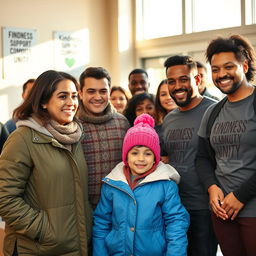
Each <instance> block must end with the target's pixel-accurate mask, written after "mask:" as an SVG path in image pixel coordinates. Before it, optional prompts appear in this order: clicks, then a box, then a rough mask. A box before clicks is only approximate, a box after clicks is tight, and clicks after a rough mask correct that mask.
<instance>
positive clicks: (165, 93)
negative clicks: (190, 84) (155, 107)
mask: <svg viewBox="0 0 256 256" xmlns="http://www.w3.org/2000/svg"><path fill="white" fill-rule="evenodd" d="M159 101H160V104H161V106H162V107H163V108H164V109H165V110H166V111H167V112H170V111H172V110H173V109H175V108H177V105H176V104H175V102H174V100H173V99H172V97H171V96H170V93H169V89H168V85H167V84H166V83H164V84H162V85H161V88H160V92H159Z"/></svg>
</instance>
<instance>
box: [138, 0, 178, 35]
mask: <svg viewBox="0 0 256 256" xmlns="http://www.w3.org/2000/svg"><path fill="white" fill-rule="evenodd" d="M136 10H137V15H136V20H137V40H142V39H152V38H159V37H165V36H173V35H180V34H182V0H175V1H173V0H157V1H156V0H137V1H136Z"/></svg>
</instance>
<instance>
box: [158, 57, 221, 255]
mask: <svg viewBox="0 0 256 256" xmlns="http://www.w3.org/2000/svg"><path fill="white" fill-rule="evenodd" d="M164 65H165V68H166V76H167V81H168V87H169V92H170V95H171V96H172V98H173V99H174V101H175V102H176V104H177V105H178V108H176V109H174V110H173V111H171V112H170V113H169V114H168V115H167V116H166V117H165V119H164V122H163V125H162V134H163V136H162V142H163V143H162V144H161V146H162V147H163V149H164V150H165V151H166V152H167V153H168V157H169V161H170V164H171V165H172V166H173V167H174V168H175V169H176V170H177V171H178V173H179V174H180V176H181V182H180V184H179V193H180V197H181V200H182V203H183V204H184V206H185V207H186V209H187V211H188V212H189V214H190V226H189V229H188V251H187V252H188V256H206V255H207V256H216V252H217V242H216V238H215V235H214V231H213V226H212V222H211V213H210V209H209V198H208V196H207V193H205V191H204V189H203V186H202V184H201V182H200V179H199V177H198V174H197V172H196V168H195V158H196V153H197V147H198V135H197V131H198V129H199V126H200V123H201V119H202V117H203V114H204V112H205V111H206V109H207V108H208V107H209V106H210V105H212V104H214V103H216V101H214V100H213V99H210V98H208V97H203V96H201V94H200V93H199V91H198V84H199V83H200V75H199V74H198V72H197V67H196V63H195V62H194V61H193V59H192V58H191V57H190V56H183V55H175V56H172V57H170V58H168V59H167V60H166V61H165V64H164Z"/></svg>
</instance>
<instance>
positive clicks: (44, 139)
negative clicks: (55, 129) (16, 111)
mask: <svg viewBox="0 0 256 256" xmlns="http://www.w3.org/2000/svg"><path fill="white" fill-rule="evenodd" d="M29 129H31V134H32V142H33V143H35V144H52V145H53V146H54V147H58V148H62V149H67V148H66V147H65V146H64V145H62V144H61V143H59V142H58V141H57V140H56V139H54V138H53V137H50V136H48V135H46V134H43V133H41V132H38V131H36V130H34V129H32V128H29ZM77 145H78V144H77V143H75V144H72V149H73V151H75V150H76V148H77Z"/></svg>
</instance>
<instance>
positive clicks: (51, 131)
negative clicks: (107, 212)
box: [0, 70, 91, 256]
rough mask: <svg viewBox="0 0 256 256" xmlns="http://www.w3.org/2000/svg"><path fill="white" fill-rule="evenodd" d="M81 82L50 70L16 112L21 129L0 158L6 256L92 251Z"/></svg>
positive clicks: (0, 206)
mask: <svg viewBox="0 0 256 256" xmlns="http://www.w3.org/2000/svg"><path fill="white" fill-rule="evenodd" d="M77 90H78V84H77V82H76V80H75V78H73V77H72V76H70V75H69V74H66V73H63V72H56V71H53V70H49V71H46V72H44V73H43V74H41V75H40V76H39V77H38V78H37V80H36V81H35V84H34V87H33V88H32V90H31V92H30V95H29V96H28V98H27V99H26V101H25V102H24V103H23V104H21V106H20V107H18V108H17V109H16V110H15V111H14V115H15V117H16V118H17V119H18V120H19V121H18V122H17V127H18V129H17V130H16V131H14V132H13V133H12V134H11V135H10V137H9V138H8V140H7V142H6V143H5V146H4V149H3V152H2V154H1V157H0V216H2V218H3V220H4V221H5V222H6V229H5V233H6V236H5V241H4V255H5V256H12V255H43V256H47V255H54V256H57V255H58V256H59V255H65V256H80V255H81V256H85V255H88V247H87V244H88V243H89V240H90V236H91V234H90V232H91V231H90V230H91V210H90V206H89V203H88V199H87V196H88V193H87V167H86V162H85V159H84V155H83V151H82V148H81V145H80V142H79V141H80V138H81V134H82V129H81V126H80V124H79V123H78V122H77V121H76V119H75V118H74V116H75V113H76V111H77V108H78V99H77Z"/></svg>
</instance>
